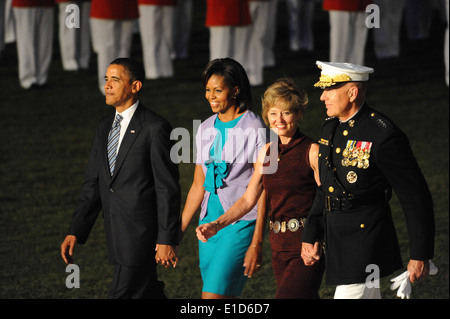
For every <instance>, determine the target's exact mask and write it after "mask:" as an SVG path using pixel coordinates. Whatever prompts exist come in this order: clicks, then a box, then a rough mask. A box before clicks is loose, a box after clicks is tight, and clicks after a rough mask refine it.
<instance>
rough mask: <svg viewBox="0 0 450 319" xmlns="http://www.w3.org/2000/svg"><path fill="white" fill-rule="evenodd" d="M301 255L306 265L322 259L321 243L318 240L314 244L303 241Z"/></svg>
mask: <svg viewBox="0 0 450 319" xmlns="http://www.w3.org/2000/svg"><path fill="white" fill-rule="evenodd" d="M301 257H302V259H303V262H304V263H305V265H306V266H312V265H314V264H315V263H316V262H317V261H318V260H319V259H320V243H319V242H318V241H316V242H315V244H314V245H313V244H310V243H305V242H302V254H301Z"/></svg>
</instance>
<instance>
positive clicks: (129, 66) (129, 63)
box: [110, 58, 145, 84]
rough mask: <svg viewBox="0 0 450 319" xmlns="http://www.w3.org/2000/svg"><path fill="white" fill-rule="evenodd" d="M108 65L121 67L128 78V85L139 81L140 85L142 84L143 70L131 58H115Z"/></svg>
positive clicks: (140, 65) (143, 78)
mask: <svg viewBox="0 0 450 319" xmlns="http://www.w3.org/2000/svg"><path fill="white" fill-rule="evenodd" d="M110 64H117V65H121V66H123V67H124V68H125V70H126V71H127V74H128V76H129V78H130V83H133V82H134V81H141V82H142V84H144V80H145V70H144V67H143V66H142V64H140V63H139V62H138V61H136V60H133V59H132V58H117V59H115V60H114V61H112V62H111V63H110Z"/></svg>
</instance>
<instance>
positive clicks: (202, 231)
mask: <svg viewBox="0 0 450 319" xmlns="http://www.w3.org/2000/svg"><path fill="white" fill-rule="evenodd" d="M218 230H219V227H218V224H217V223H216V222H211V223H207V224H203V225H200V226H198V227H197V228H196V229H195V232H196V233H197V238H198V239H199V240H201V241H202V242H204V243H206V242H207V241H208V239H209V238H211V237H212V236H214V235H215V234H217V232H218Z"/></svg>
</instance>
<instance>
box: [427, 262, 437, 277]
mask: <svg viewBox="0 0 450 319" xmlns="http://www.w3.org/2000/svg"><path fill="white" fill-rule="evenodd" d="M429 262H430V275H432V276H433V275H436V274H437V273H438V267H436V265H435V264H434V263H433V261H432V260H431V259H430V260H429Z"/></svg>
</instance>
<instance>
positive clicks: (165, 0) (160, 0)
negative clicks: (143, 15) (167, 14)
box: [138, 0, 177, 6]
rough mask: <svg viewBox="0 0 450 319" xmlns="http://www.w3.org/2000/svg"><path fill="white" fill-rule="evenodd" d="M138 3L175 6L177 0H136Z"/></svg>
mask: <svg viewBox="0 0 450 319" xmlns="http://www.w3.org/2000/svg"><path fill="white" fill-rule="evenodd" d="M138 4H144V5H155V6H176V5H177V0H138Z"/></svg>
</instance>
